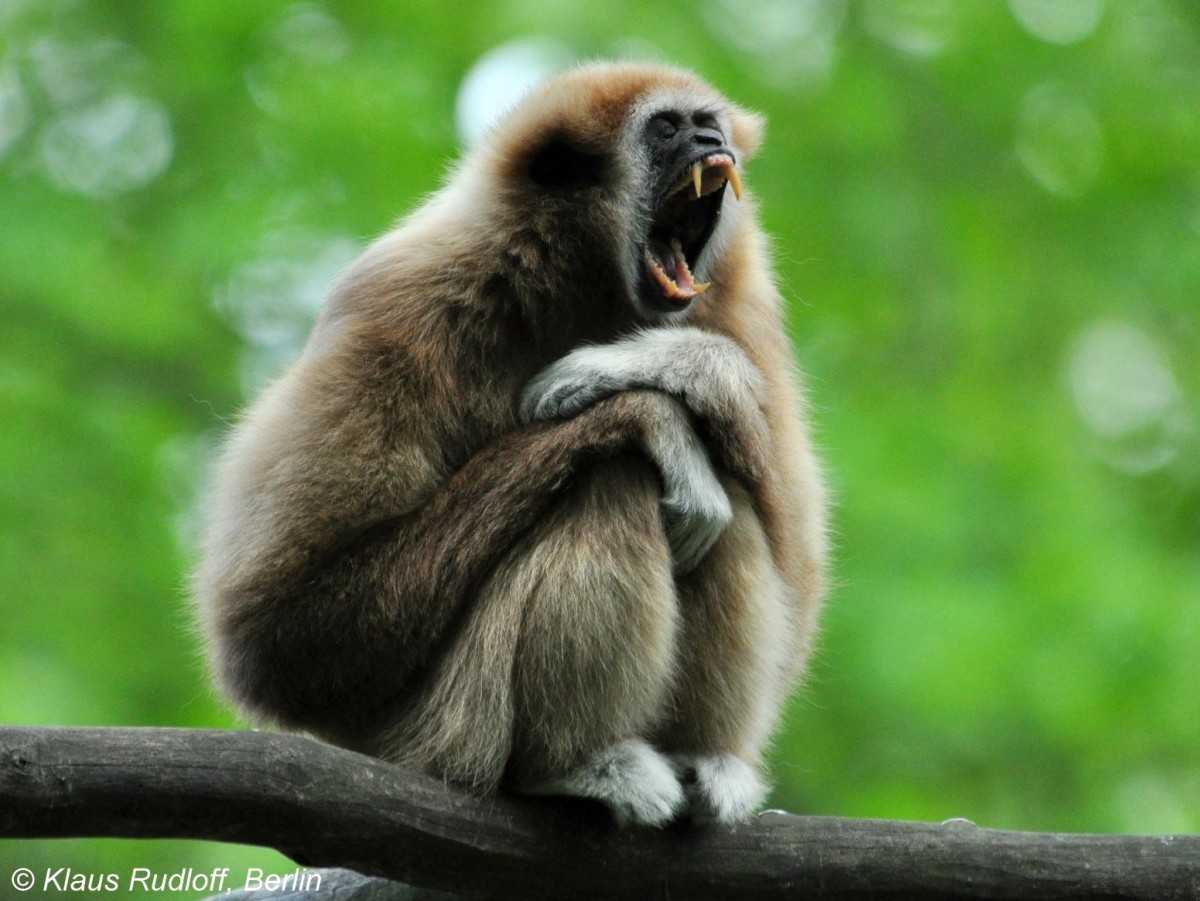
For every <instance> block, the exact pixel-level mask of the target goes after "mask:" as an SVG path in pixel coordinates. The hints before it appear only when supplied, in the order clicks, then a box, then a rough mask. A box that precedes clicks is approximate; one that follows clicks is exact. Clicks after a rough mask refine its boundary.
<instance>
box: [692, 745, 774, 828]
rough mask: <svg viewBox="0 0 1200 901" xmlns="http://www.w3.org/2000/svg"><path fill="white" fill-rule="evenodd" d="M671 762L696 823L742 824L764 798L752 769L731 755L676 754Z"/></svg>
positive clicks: (764, 787)
mask: <svg viewBox="0 0 1200 901" xmlns="http://www.w3.org/2000/svg"><path fill="white" fill-rule="evenodd" d="M672 762H673V763H674V764H675V767H676V771H677V773H678V774H679V778H680V779H681V780H682V781H683V784H684V791H685V792H686V794H687V801H688V810H689V812H690V813H691V816H692V820H693V821H695V822H697V823H713V822H716V823H722V824H724V825H726V826H729V825H733V824H734V823H741V822H744V821H745V820H747V819H748V818H749V817H750V815H751V814H752V813H754V811H755V810H757V809H758V808H759V806H760V805H761V804H762V802H763V800H764V799H765V798H766V796H767V787H766V786H765V785H763V783H762V780H760V779H759V778H758V773H756V772H755V771H754V768H753V767H752V766H750V764H748V763H746V762H745V761H744V760H742V759H741V758H740V757H735V756H734V755H733V754H724V753H722V754H679V755H676V756H674V757H673V758H672Z"/></svg>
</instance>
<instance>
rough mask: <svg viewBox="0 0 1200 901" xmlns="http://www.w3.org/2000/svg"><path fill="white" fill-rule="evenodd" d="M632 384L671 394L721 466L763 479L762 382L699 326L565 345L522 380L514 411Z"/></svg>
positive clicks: (555, 413) (544, 412) (740, 356)
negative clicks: (698, 424) (698, 426)
mask: <svg viewBox="0 0 1200 901" xmlns="http://www.w3.org/2000/svg"><path fill="white" fill-rule="evenodd" d="M631 388H653V389H658V390H660V391H665V392H666V393H667V394H670V395H672V396H673V397H676V398H678V399H679V400H680V401H681V402H683V403H684V404H686V406H687V407H688V409H689V410H691V411H692V412H693V413H694V414H695V415H696V416H697V417H698V418H699V419H700V420H701V426H702V433H703V434H704V437H705V438H706V439H707V443H708V446H709V447H710V449H711V450H712V452H713V454H714V455H715V456H716V458H717V462H718V463H719V464H720V465H721V466H722V467H723V468H725V469H727V470H729V471H730V472H731V473H732V474H733V475H735V476H738V477H740V478H742V479H744V480H746V481H748V482H750V483H751V484H754V483H757V482H758V481H760V480H761V479H762V478H763V476H764V474H765V472H766V467H767V466H768V465H769V447H770V443H769V442H770V436H769V430H768V427H767V422H766V418H765V416H764V413H763V406H764V399H765V395H766V382H765V380H764V378H763V377H762V375H761V374H760V373H759V371H758V370H757V369H756V368H755V366H754V364H753V363H752V362H751V361H750V359H749V357H747V356H746V353H745V352H744V351H743V350H742V349H741V347H739V346H738V344H737V342H735V341H734V340H733V339H732V338H728V337H726V336H724V335H718V334H714V333H712V332H706V331H704V330H702V329H698V328H693V327H664V328H652V329H645V330H643V331H641V332H639V333H637V334H636V335H633V336H632V337H629V338H623V339H621V340H619V341H614V342H612V343H611V344H599V345H592V346H588V347H582V348H579V349H577V350H575V351H572V352H571V353H569V354H567V355H566V356H565V357H563V358H562V359H560V360H557V361H556V362H554V363H552V364H550V365H549V366H547V367H546V368H545V369H543V370H542V371H541V372H540V373H538V375H536V376H535V377H534V378H533V380H532V381H530V383H529V384H528V385H527V386H526V388H525V390H524V391H523V392H522V397H521V416H522V418H523V419H524V420H525V421H526V422H533V421H536V420H543V419H555V418H559V417H570V416H574V415H576V414H578V413H579V412H581V411H582V410H585V409H587V408H588V407H589V406H591V405H592V404H594V403H596V402H597V401H599V400H601V399H603V398H605V397H608V396H610V395H613V394H616V393H618V392H621V391H627V390H629V389H631Z"/></svg>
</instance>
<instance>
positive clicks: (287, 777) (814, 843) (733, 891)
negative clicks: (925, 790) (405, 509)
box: [0, 727, 1200, 901]
mask: <svg viewBox="0 0 1200 901" xmlns="http://www.w3.org/2000/svg"><path fill="white" fill-rule="evenodd" d="M69 836H73V837H79V836H123V837H132V838H193V839H210V840H216V841H225V842H239V843H244V844H252V845H265V846H269V847H274V848H277V849H278V850H280V851H281V852H283V853H284V854H286V855H288V856H289V857H291V858H293V859H294V860H296V861H297V862H299V863H301V864H304V865H307V866H339V867H347V868H350V869H352V870H356V871H359V872H362V873H367V874H372V875H377V876H383V877H387V878H389V879H395V880H400V881H402V882H406V883H409V884H412V885H417V886H423V887H429V888H435V889H442V890H449V891H457V892H467V893H472V897H475V896H478V895H479V894H480V893H481V892H482V893H483V894H484V895H486V896H487V897H492V898H498V899H503V898H514V899H515V898H520V899H549V898H572V899H588V898H634V897H637V898H687V899H695V901H703V899H737V898H753V899H774V898H793V899H794V898H798V897H804V898H813V899H819V898H867V897H870V898H873V899H882V898H922V899H933V898H967V897H974V898H998V897H1004V898H1028V899H1043V898H1056V899H1065V898H1080V899H1082V898H1101V897H1103V898H1146V899H1151V898H1153V899H1156V901H1159V899H1171V898H1178V899H1195V898H1197V897H1200V837H1197V836H1161V837H1148V836H1102V835H1061V834H1041V833H1028V832H1007V831H999V830H991V829H979V828H977V827H975V826H973V825H971V824H969V823H966V822H965V821H951V822H949V823H947V824H943V825H933V824H924V823H906V822H892V821H884V820H848V819H835V818H824V817H795V816H788V815H785V814H780V813H773V812H772V813H766V814H763V815H761V816H759V817H758V818H757V819H756V820H755V821H754V822H752V823H750V824H747V825H746V826H742V827H739V828H737V829H725V828H720V827H704V828H701V827H693V826H689V825H686V824H680V825H677V826H674V827H671V828H669V829H666V830H662V831H651V830H628V831H618V830H617V829H615V828H614V827H613V826H612V825H611V823H610V820H609V817H608V814H607V813H606V812H605V811H604V810H602V809H600V808H599V807H596V806H593V805H590V804H587V803H584V802H576V801H565V800H564V801H554V800H536V801H535V800H528V799H514V798H508V797H499V798H476V797H473V796H470V795H468V794H465V793H464V792H462V791H459V790H457V789H454V788H451V787H448V786H445V785H443V784H441V783H440V782H437V781H435V780H432V779H429V778H426V777H423V776H418V775H414V774H412V773H409V772H407V771H405V770H402V769H400V768H398V767H395V766H392V765H390V764H387V763H384V762H382V761H379V760H375V759H373V758H370V757H364V756H362V755H359V754H355V753H352V752H350V751H344V750H341V749H339V748H333V747H330V746H327V745H324V744H321V743H319V742H317V741H313V740H312V739H308V738H303V737H300V736H295V735H278V734H272V733H263V732H230V731H216V730H189V729H83V728H70V729H58V728H23V727H0V837H6V838H45V837H69Z"/></svg>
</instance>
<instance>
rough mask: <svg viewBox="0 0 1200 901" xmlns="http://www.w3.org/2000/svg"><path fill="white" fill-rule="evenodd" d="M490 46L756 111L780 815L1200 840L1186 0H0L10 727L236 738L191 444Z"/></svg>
mask: <svg viewBox="0 0 1200 901" xmlns="http://www.w3.org/2000/svg"><path fill="white" fill-rule="evenodd" d="M514 42H515V43H514ZM497 48H501V57H500V58H503V59H509V60H510V61H512V60H516V61H518V62H520V61H522V60H524V61H525V63H528V62H529V61H530V60H543V61H544V60H547V59H568V60H569V59H573V58H575V59H579V58H594V57H611V56H630V55H633V56H641V57H654V58H659V59H664V60H668V61H672V62H676V63H680V64H683V65H686V66H689V67H692V68H695V69H696V70H698V71H699V72H701V73H702V74H703V75H704V76H705V77H707V78H708V79H709V80H710V81H712V82H713V83H714V84H716V85H718V86H719V87H720V88H721V89H722V90H724V91H725V92H726V93H728V94H729V95H730V96H732V97H734V98H735V99H737V100H738V101H740V102H741V103H743V104H744V105H747V106H750V107H752V108H755V109H759V110H761V111H763V112H764V113H766V114H767V116H768V118H769V121H770V127H769V133H768V140H767V142H766V145H765V147H764V149H763V151H762V153H761V155H760V156H759V157H758V158H757V159H756V160H754V161H753V163H752V164H751V166H750V168H749V172H748V175H747V184H748V185H749V186H751V187H752V188H753V189H754V190H755V191H756V192H757V194H758V196H759V197H760V200H761V206H762V210H763V218H764V220H765V225H766V227H767V229H768V230H769V231H770V232H771V233H772V234H773V235H774V236H775V242H774V254H775V258H776V261H777V265H778V271H779V277H780V281H781V284H782V286H783V289H784V293H785V295H786V296H787V297H788V298H789V301H790V303H791V309H790V328H791V332H792V335H793V338H794V341H795V345H796V349H797V354H798V357H799V359H800V361H801V364H802V366H803V368H804V370H805V371H806V372H807V374H808V377H809V379H810V383H811V389H812V394H813V397H814V400H815V406H816V419H817V422H818V429H819V436H820V443H821V445H822V446H823V448H824V454H825V456H826V458H827V460H828V465H829V470H830V474H831V479H832V482H833V484H834V486H835V489H836V494H837V513H836V543H837V558H838V564H837V576H838V587H837V589H836V591H835V593H834V595H833V597H832V599H831V602H830V605H829V608H828V613H827V615H826V617H825V620H824V623H825V631H824V637H823V641H822V649H821V653H820V655H819V657H818V658H817V660H816V662H815V666H814V669H813V673H812V678H811V679H810V682H809V684H808V686H807V688H806V690H805V691H804V692H802V693H801V694H799V695H798V696H797V697H796V699H795V700H794V703H792V705H791V706H790V709H789V714H788V717H787V722H786V726H785V728H784V729H783V730H782V732H781V734H780V735H779V737H778V740H777V742H776V744H775V747H774V753H773V772H774V777H775V780H776V783H777V789H776V792H775V795H774V798H773V803H774V805H776V806H779V807H784V808H787V809H790V810H793V811H797V812H808V813H820V814H833V815H847V816H872V817H890V818H919V819H925V820H942V819H946V818H948V817H958V816H962V817H968V818H971V819H973V820H976V821H977V822H979V823H981V824H984V825H988V826H995V827H1008V828H1021V829H1037V830H1089V831H1124V832H1195V831H1197V830H1200V691H1198V688H1200V433H1198V432H1197V424H1198V421H1200V419H1198V417H1200V7H1197V6H1196V5H1195V4H1194V3H1193V2H1191V0H1010V2H1002V0H984V2H978V3H976V2H966V0H937V2H934V0H930V2H915V0H878V2H867V0H863V2H843V0H795V2H793V0H754V2H746V3H737V4H735V3H733V2H732V0H705V2H702V3H700V4H697V5H691V4H687V3H680V2H679V0H672V2H664V0H606V2H605V3H603V4H594V5H584V4H574V3H568V2H562V0H555V2H547V0H536V2H535V0H507V2H500V3H484V2H477V0H460V2H458V3H456V4H454V5H453V6H448V5H444V4H442V3H435V2H432V0H422V2H411V3H387V2H382V0H374V2H372V0H355V2H344V3H338V4H336V5H334V4H332V3H329V4H327V5H321V4H318V3H281V2H266V3H255V4H250V3H244V2H236V0H205V2H178V3H174V2H172V3H133V2H116V0H111V2H102V0H0V623H2V627H0V722H4V723H31V724H93V725H131V724H138V725H162V726H166V725H171V726H231V725H234V720H233V719H232V718H231V716H230V715H229V713H228V712H227V711H225V710H224V709H223V708H222V706H221V705H220V703H219V702H218V701H217V700H216V699H214V697H213V696H212V694H211V692H210V690H209V688H208V687H207V684H206V678H205V675H204V669H203V665H202V663H201V661H200V659H199V656H198V652H197V642H196V640H195V638H194V636H193V635H192V633H191V631H190V629H191V627H190V624H189V612H188V608H187V601H186V591H185V583H186V573H187V570H188V567H189V560H190V557H191V554H192V548H193V542H194V538H195V509H196V504H197V498H198V496H199V494H200V491H201V487H202V485H203V478H204V469H205V465H206V461H207V460H208V459H209V458H210V456H211V452H212V448H213V447H214V446H215V444H216V443H217V442H218V441H219V437H220V435H221V433H222V431H223V429H224V428H225V425H226V423H227V422H228V421H229V420H230V419H231V418H232V417H233V416H234V415H236V411H237V410H238V408H239V407H240V406H241V404H242V403H243V402H244V401H245V399H246V397H247V394H248V393H252V392H253V391H254V390H255V389H256V388H257V386H259V385H261V384H262V380H263V379H264V378H266V377H268V376H269V375H270V373H271V372H273V371H277V369H278V367H279V366H280V365H282V363H283V362H284V361H286V359H287V358H288V356H289V355H290V354H292V353H294V351H295V348H296V347H297V346H298V343H299V342H300V341H301V340H302V338H303V334H304V330H305V328H306V327H307V325H308V323H309V322H310V321H311V316H312V311H313V308H314V305H315V302H316V299H317V298H319V296H320V293H321V290H322V289H323V288H324V287H325V286H327V284H328V281H329V279H330V278H332V276H333V275H334V274H335V273H336V271H337V267H338V266H340V265H342V264H344V262H346V261H347V260H348V259H349V258H350V256H352V254H353V253H354V251H355V249H356V248H359V247H361V246H362V245H363V244H364V242H366V241H367V240H369V239H370V238H371V237H372V236H374V235H377V234H379V233H380V232H381V231H383V230H384V229H386V228H387V227H388V225H389V224H390V223H391V222H392V221H393V220H394V219H395V218H396V217H397V216H398V215H399V214H401V213H403V212H404V211H406V210H409V209H411V208H412V207H413V206H414V205H415V204H417V203H419V202H420V200H421V198H422V197H423V196H425V195H427V194H428V193H429V192H430V191H431V190H433V189H434V188H435V187H436V186H437V185H438V183H439V180H440V178H441V174H442V173H443V172H444V171H445V169H446V167H447V165H448V164H449V162H450V161H451V160H452V159H453V158H454V157H455V156H456V155H457V154H458V152H459V151H460V146H461V145H460V140H459V137H458V135H457V134H456V126H455V108H456V100H457V97H458V94H459V90H460V86H461V85H462V84H463V81H464V77H465V76H466V75H467V73H468V72H470V71H471V70H472V68H473V67H474V66H475V65H476V64H477V63H478V62H479V61H480V59H481V58H483V57H485V55H487V54H489V53H493V56H492V57H490V59H492V61H493V62H494V61H495V60H496V59H497V58H498V57H497V56H495V51H496V50H497ZM0 803H3V801H2V799H0ZM247 862H257V864H258V865H260V866H265V867H266V868H267V869H268V870H271V871H275V872H280V873H285V872H290V870H291V869H292V868H291V865H290V864H289V863H288V862H287V861H285V860H284V859H282V858H280V857H278V856H277V855H273V854H271V853H269V852H264V851H260V850H257V849H234V848H228V847H222V846H219V845H204V844H198V843H177V842H140V843H139V842H115V841H79V842H75V841H72V842H7V843H0V894H3V893H4V892H7V890H8V873H9V872H10V871H11V870H12V868H14V867H17V866H29V867H32V868H33V869H34V870H35V871H37V872H40V868H42V867H47V866H50V867H60V866H70V867H72V868H74V869H75V870H77V871H81V872H92V873H98V872H101V873H102V872H117V873H127V872H128V871H129V869H130V868H131V867H133V866H148V867H151V868H153V869H155V870H158V871H168V870H177V869H179V868H181V867H186V866H194V867H196V868H197V869H211V868H212V867H214V866H233V867H235V871H236V868H237V867H240V866H243V865H244V864H245V863H247Z"/></svg>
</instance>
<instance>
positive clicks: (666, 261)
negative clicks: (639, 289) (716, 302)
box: [646, 240, 708, 301]
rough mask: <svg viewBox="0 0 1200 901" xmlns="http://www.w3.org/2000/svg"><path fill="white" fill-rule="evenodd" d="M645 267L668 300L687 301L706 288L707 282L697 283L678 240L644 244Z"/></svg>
mask: <svg viewBox="0 0 1200 901" xmlns="http://www.w3.org/2000/svg"><path fill="white" fill-rule="evenodd" d="M646 268H647V269H648V270H650V274H651V275H652V276H653V277H654V281H655V282H656V283H657V284H658V287H659V288H660V289H661V290H662V293H663V296H664V297H666V298H667V299H669V300H680V301H688V300H691V299H692V298H693V297H696V296H698V295H700V294H703V293H704V292H705V291H707V290H708V283H707V282H706V283H704V284H697V283H696V282H695V281H694V280H693V279H692V270H690V269H689V268H688V264H687V259H686V258H685V257H684V255H683V249H682V248H681V247H680V245H679V242H678V241H676V240H672V241H671V244H670V246H668V245H666V244H663V243H662V242H660V241H654V240H651V241H649V242H647V244H646Z"/></svg>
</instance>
